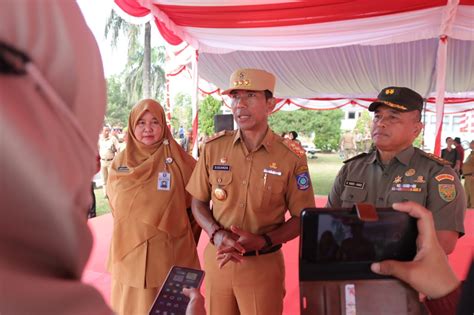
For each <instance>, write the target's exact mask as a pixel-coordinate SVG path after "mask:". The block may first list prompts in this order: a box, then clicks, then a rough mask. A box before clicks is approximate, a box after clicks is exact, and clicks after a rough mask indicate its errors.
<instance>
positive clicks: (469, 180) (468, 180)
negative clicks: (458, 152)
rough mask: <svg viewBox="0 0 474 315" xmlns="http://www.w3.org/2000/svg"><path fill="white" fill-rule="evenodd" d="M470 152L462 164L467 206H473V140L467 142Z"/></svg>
mask: <svg viewBox="0 0 474 315" xmlns="http://www.w3.org/2000/svg"><path fill="white" fill-rule="evenodd" d="M469 148H470V149H471V153H470V154H469V155H468V156H467V158H466V161H465V162H464V164H463V166H462V174H463V177H464V190H465V191H466V199H467V207H468V208H474V140H472V141H471V143H470V144H469Z"/></svg>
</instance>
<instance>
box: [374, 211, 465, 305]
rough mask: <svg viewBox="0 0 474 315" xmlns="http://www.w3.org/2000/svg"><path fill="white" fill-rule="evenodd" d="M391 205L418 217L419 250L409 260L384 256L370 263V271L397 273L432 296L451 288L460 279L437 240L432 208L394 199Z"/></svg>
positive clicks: (443, 294) (454, 286) (438, 295)
mask: <svg viewBox="0 0 474 315" xmlns="http://www.w3.org/2000/svg"><path fill="white" fill-rule="evenodd" d="M393 208H394V209H395V210H398V211H401V212H405V213H408V214H409V215H410V216H412V217H414V218H417V219H418V220H417V226H418V238H417V247H418V252H417V254H416V256H415V258H414V259H413V261H410V262H400V261H394V260H386V261H382V262H379V263H373V264H372V266H371V269H372V271H373V272H375V273H377V274H381V275H391V276H394V277H397V278H399V279H400V280H402V281H404V282H406V283H408V284H409V285H410V286H412V287H413V288H414V289H415V290H417V291H419V292H421V293H422V294H425V295H427V296H428V297H430V298H433V299H436V298H440V297H442V296H445V295H447V294H449V293H450V292H452V291H453V290H454V289H456V288H457V287H458V286H459V284H460V282H459V280H458V279H457V278H456V275H455V274H454V272H453V270H452V269H451V267H450V266H449V264H448V258H447V256H446V254H445V253H444V250H443V249H442V248H441V245H440V244H439V242H438V239H437V237H436V230H435V227H434V223H433V217H432V215H431V212H430V211H428V210H427V209H425V208H424V207H423V206H421V205H419V204H417V203H415V202H404V203H394V204H393Z"/></svg>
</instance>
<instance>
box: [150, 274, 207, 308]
mask: <svg viewBox="0 0 474 315" xmlns="http://www.w3.org/2000/svg"><path fill="white" fill-rule="evenodd" d="M203 278H204V271H202V270H199V269H192V268H186V267H179V266H173V267H171V269H170V271H169V273H168V276H167V277H166V280H165V282H164V283H163V286H162V287H161V289H160V292H159V293H158V296H157V297H156V299H155V302H153V305H152V307H151V309H150V312H149V314H150V315H152V314H153V315H185V314H186V307H187V306H188V303H189V297H187V296H185V295H184V294H183V288H191V287H192V288H197V289H199V287H200V286H201V283H202V280H203Z"/></svg>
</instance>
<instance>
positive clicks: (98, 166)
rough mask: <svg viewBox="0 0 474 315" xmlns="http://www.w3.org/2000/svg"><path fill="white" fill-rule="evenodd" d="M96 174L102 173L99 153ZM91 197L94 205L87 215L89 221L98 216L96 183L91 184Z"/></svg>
mask: <svg viewBox="0 0 474 315" xmlns="http://www.w3.org/2000/svg"><path fill="white" fill-rule="evenodd" d="M96 162H97V163H96V167H97V168H96V173H98V172H99V171H100V156H99V153H98V152H97V155H96ZM91 195H92V203H91V206H90V208H89V213H88V214H87V218H88V219H92V218H95V217H96V216H97V212H96V210H97V209H96V206H97V204H96V198H95V192H94V182H92V183H91Z"/></svg>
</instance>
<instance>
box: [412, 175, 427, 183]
mask: <svg viewBox="0 0 474 315" xmlns="http://www.w3.org/2000/svg"><path fill="white" fill-rule="evenodd" d="M414 182H415V183H418V184H424V183H426V181H425V179H424V178H423V176H421V175H420V176H418V177H417V178H416V179H415V180H414Z"/></svg>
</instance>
